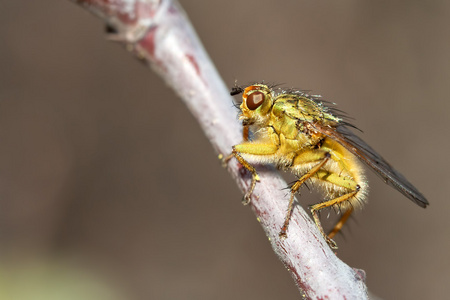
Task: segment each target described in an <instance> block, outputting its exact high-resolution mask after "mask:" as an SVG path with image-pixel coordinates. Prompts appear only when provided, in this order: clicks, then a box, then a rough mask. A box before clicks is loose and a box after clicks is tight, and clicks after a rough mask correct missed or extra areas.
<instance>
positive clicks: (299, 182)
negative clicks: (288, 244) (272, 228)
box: [279, 152, 331, 238]
mask: <svg viewBox="0 0 450 300" xmlns="http://www.w3.org/2000/svg"><path fill="white" fill-rule="evenodd" d="M330 157H331V156H330V153H328V152H326V153H325V157H324V158H323V159H322V161H321V162H320V163H318V164H317V165H316V166H314V167H313V168H312V169H311V170H309V171H308V172H307V173H306V174H304V175H303V176H302V177H300V179H299V180H297V181H296V182H295V183H294V184H293V185H292V187H291V198H290V199H289V206H288V210H287V213H286V217H285V219H284V224H283V227H281V231H280V233H279V236H280V238H286V236H287V235H286V231H287V229H288V227H289V222H290V220H291V216H292V211H293V209H294V196H295V193H297V191H298V190H299V189H300V187H301V186H302V184H304V182H305V181H306V180H308V179H309V178H311V176H313V175H314V174H316V173H317V171H319V170H320V168H322V167H323V166H324V165H325V164H326V163H327V161H328V160H329V159H330Z"/></svg>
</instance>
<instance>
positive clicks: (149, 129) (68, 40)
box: [0, 0, 450, 299]
mask: <svg viewBox="0 0 450 300" xmlns="http://www.w3.org/2000/svg"><path fill="white" fill-rule="evenodd" d="M181 4H182V5H183V7H184V8H185V10H186V11H187V13H188V15H189V17H190V19H191V21H192V23H193V24H194V26H195V28H196V29H197V31H198V34H199V36H200V38H201V39H202V41H203V43H204V45H205V48H206V49H207V51H208V52H209V54H210V56H211V58H212V60H213V61H214V63H215V64H216V66H217V68H218V70H219V72H220V73H221V75H222V76H223V78H224V80H225V82H226V83H227V84H228V85H229V86H230V87H231V86H232V85H233V84H234V81H235V79H237V80H238V82H239V83H242V84H243V83H247V82H250V81H261V80H266V81H269V82H279V83H285V85H286V86H287V87H292V86H294V87H297V88H303V89H311V90H313V91H314V92H316V93H320V94H321V95H323V96H324V97H325V98H326V99H328V100H331V101H334V102H336V103H338V104H339V108H340V109H342V110H344V111H346V112H348V113H349V114H350V115H351V116H353V117H355V119H356V120H355V124H356V125H357V126H358V127H359V128H361V129H362V130H363V131H364V134H363V138H364V140H366V141H367V142H368V143H369V144H370V145H372V147H374V148H375V149H376V150H377V151H379V152H380V153H381V154H382V155H383V156H384V157H385V158H386V159H387V160H388V161H390V162H391V163H392V164H393V165H395V167H396V168H397V169H398V170H400V171H401V172H402V173H403V174H405V175H406V176H407V177H408V179H409V180H410V181H411V182H413V183H414V184H415V185H416V186H417V187H418V188H419V190H420V191H422V192H423V193H424V194H425V195H426V196H427V198H428V199H429V201H430V203H431V205H430V207H429V208H427V209H426V210H423V209H421V208H419V207H418V206H416V205H414V204H413V203H412V202H410V201H409V200H407V199H406V198H405V197H403V196H402V195H401V194H400V193H398V192H396V191H395V190H393V189H392V188H390V187H388V186H386V185H385V184H384V183H383V182H382V181H381V180H379V178H378V177H377V176H375V175H373V174H372V173H370V174H369V180H370V186H371V191H370V197H369V204H368V205H367V206H366V207H365V209H364V210H363V211H362V212H359V213H358V214H355V218H354V220H353V221H351V222H350V226H347V227H346V228H345V229H344V237H342V236H340V237H338V238H337V242H338V244H339V247H340V248H339V250H338V256H339V257H340V258H341V259H342V260H343V261H345V262H346V263H348V264H349V265H350V266H352V267H356V268H361V269H364V270H365V271H366V272H367V284H368V287H369V289H370V290H371V291H372V292H373V293H375V294H376V295H378V296H380V297H382V298H385V299H444V298H446V296H447V294H448V292H449V290H450V287H449V285H448V282H449V280H450V258H449V253H450V252H449V246H450V236H449V234H450V230H449V227H450V219H449V218H448V217H447V215H448V211H449V210H450V201H449V200H448V191H447V190H446V188H447V185H448V184H449V179H450V175H449V173H448V170H449V169H450V163H449V158H448V152H449V150H448V149H449V148H450V139H449V133H448V129H449V124H450V122H449V110H450V104H449V103H450V101H449V100H448V99H449V97H450V84H449V79H450V59H449V53H450V38H449V37H450V30H449V28H450V3H449V2H446V1H395V2H393V1H376V2H373V1H372V2H370V1H346V0H344V1H284V2H278V3H276V2H275V1H233V0H232V1H205V0H203V1H181ZM103 27H104V26H103V24H102V23H101V21H100V20H98V19H96V18H94V17H93V16H92V15H90V14H89V13H87V12H86V11H85V10H83V9H82V8H80V7H78V6H76V5H74V4H73V3H71V2H69V1H23V0H21V1H19V0H16V1H2V3H0V39H1V47H0V251H1V258H0V266H3V270H7V271H4V272H6V274H8V273H7V272H13V271H14V270H16V269H20V270H22V269H27V267H26V266H28V265H40V266H41V267H40V268H42V269H43V270H47V267H46V266H47V264H48V265H52V264H57V265H59V264H61V265H65V266H67V265H69V266H71V267H65V268H62V270H63V271H61V272H62V273H67V272H68V273H70V272H71V270H72V269H71V268H73V266H75V267H76V268H77V269H81V270H83V271H82V272H87V273H88V274H90V276H92V278H96V279H95V280H99V282H103V283H102V284H103V285H106V286H107V287H108V286H109V288H111V289H112V290H114V291H116V292H118V293H120V294H121V295H125V296H123V297H124V298H125V299H298V298H299V293H298V291H297V288H296V287H295V286H294V284H293V281H292V279H291V278H290V276H289V274H288V272H286V271H285V270H284V267H283V266H282V264H281V263H280V262H279V261H278V259H277V258H276V257H275V256H274V254H273V253H272V251H271V248H270V245H269V243H268V242H267V240H266V237H265V235H264V233H263V231H262V229H261V228H260V226H259V224H258V222H257V221H256V220H255V217H254V215H253V213H252V212H251V210H250V209H249V208H248V207H243V206H242V205H241V203H240V198H241V194H240V192H239V191H238V189H237V188H236V186H235V184H234V182H233V181H232V180H231V178H230V177H229V176H228V174H227V172H226V171H225V170H224V169H222V168H221V166H220V163H219V161H218V160H217V156H216V153H214V152H213V150H212V148H211V147H210V145H209V143H208V141H207V140H206V138H205V137H204V136H203V134H202V132H201V131H200V129H199V127H198V125H197V124H196V121H195V120H194V119H193V117H192V116H191V115H190V113H189V112H188V110H187V109H186V107H184V105H183V104H182V102H181V101H180V100H179V99H177V97H176V96H175V95H174V93H173V92H172V91H171V90H170V89H169V88H167V86H166V85H165V84H164V82H162V81H161V80H160V79H159V78H158V77H157V76H156V75H155V74H154V73H153V72H152V71H150V70H149V69H147V68H146V67H145V66H144V65H142V64H140V63H138V61H137V60H135V59H134V58H133V57H131V56H130V55H129V54H128V53H127V52H126V51H125V50H124V49H123V48H121V47H119V46H118V45H115V44H113V43H111V42H108V41H106V40H105V39H104V28H103ZM230 105H231V103H230ZM303 194H304V195H303V196H302V198H301V202H302V204H303V206H304V207H306V205H307V204H311V203H313V202H314V201H318V200H319V195H317V194H314V193H313V194H309V193H308V192H306V190H305V191H304V192H303ZM303 199H304V201H303ZM55 261H56V263H55ZM25 272H26V271H25ZM43 272H44V273H45V272H46V271H43ZM56 273H57V274H59V273H58V272H56ZM38 274H41V273H39V272H38ZM0 275H1V272H0ZM57 277H58V276H57ZM69 277H70V276H69ZM82 277H83V276H82ZM0 278H1V277H0ZM5 278H8V276H6V277H5ZM92 280H94V279H92ZM69 281H70V282H72V281H71V280H69ZM17 285H18V286H19V289H20V287H22V288H24V289H26V288H27V283H26V282H24V283H23V284H22V283H18V284H17ZM0 297H1V295H0ZM11 297H12V296H11ZM106 298H108V297H106ZM5 299H7V298H5ZM110 299H112V298H110Z"/></svg>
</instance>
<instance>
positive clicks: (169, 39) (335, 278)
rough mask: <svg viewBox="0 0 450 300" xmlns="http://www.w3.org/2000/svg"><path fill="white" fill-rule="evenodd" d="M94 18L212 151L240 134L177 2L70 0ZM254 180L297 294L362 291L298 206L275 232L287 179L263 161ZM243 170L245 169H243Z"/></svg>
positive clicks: (256, 207)
mask: <svg viewBox="0 0 450 300" xmlns="http://www.w3.org/2000/svg"><path fill="white" fill-rule="evenodd" d="M72 1H74V2H76V3H78V4H80V5H82V6H83V7H85V8H86V9H88V10H89V11H91V12H93V13H94V14H96V15H97V16H99V17H100V18H102V19H103V20H104V21H105V22H106V23H107V24H108V25H109V27H110V28H111V31H113V32H114V34H113V35H111V39H113V40H116V41H118V42H121V43H123V44H125V45H126V47H127V49H129V50H130V51H131V52H133V53H134V54H135V55H136V56H137V57H139V58H140V59H142V60H144V61H146V62H148V64H149V65H150V66H151V67H152V68H153V69H154V70H155V71H156V72H157V73H158V74H159V75H160V76H161V77H162V78H164V80H165V81H166V82H167V83H168V84H169V85H170V86H171V87H172V88H173V89H174V90H175V91H176V92H177V93H178V94H179V95H180V97H181V99H182V100H183V101H184V103H185V104H186V105H187V106H188V107H189V109H190V110H191V112H192V114H193V115H194V116H195V117H196V118H197V120H198V122H199V123H200V125H201V127H202V129H203V131H204V132H205V134H206V136H207V137H208V138H209V140H210V142H211V144H212V146H213V147H214V149H215V150H216V151H217V152H218V153H224V154H228V153H229V152H230V150H231V146H232V145H235V144H237V143H239V142H240V140H241V126H240V125H239V123H238V122H237V120H236V111H235V110H233V109H232V107H231V105H230V104H231V103H232V99H231V97H230V96H229V91H228V89H227V88H226V87H225V85H224V83H223V82H222V80H221V78H220V77H219V75H218V73H217V71H216V69H215V67H214V65H213V64H212V62H211V61H210V59H209V57H208V55H207V54H206V52H205V51H204V49H203V47H202V45H201V43H200V41H199V40H198V38H197V36H196V34H195V32H194V30H193V29H192V27H191V25H190V22H189V20H188V19H187V17H186V16H185V13H184V12H183V10H182V9H181V7H180V6H179V5H178V3H176V2H175V1H170V0H159V1H158V0H72ZM228 170H229V172H230V173H231V174H232V176H233V177H234V178H235V179H236V182H237V184H238V185H239V187H240V188H241V190H242V191H245V190H246V189H247V188H248V186H249V183H250V178H249V177H248V176H246V174H245V172H242V168H240V166H239V165H238V164H237V162H236V161H234V160H232V161H231V162H230V163H229V165H228ZM258 172H259V174H260V178H261V181H260V182H259V183H258V184H257V186H256V189H255V191H254V193H253V196H252V202H251V207H252V209H253V211H254V212H255V214H256V215H257V218H258V220H259V221H260V223H261V225H262V227H263V228H264V230H265V232H266V235H267V237H268V238H269V241H270V243H271V245H272V247H273V249H274V251H275V253H276V254H277V255H278V257H279V258H280V260H281V261H282V262H283V264H284V265H285V266H286V268H287V269H288V271H289V272H290V273H291V274H292V277H293V278H294V280H295V282H296V284H297V286H298V287H299V289H300V292H301V294H302V297H303V298H305V299H367V291H366V287H365V284H364V277H365V276H364V272H363V271H359V270H353V269H352V268H350V267H349V266H347V265H346V264H344V263H343V262H342V261H341V260H339V259H338V258H337V257H336V255H334V253H333V252H332V251H331V250H330V248H329V247H328V245H327V244H326V243H325V241H324V240H323V238H322V237H321V235H320V233H319V232H318V230H317V228H316V227H315V225H314V223H313V222H312V221H311V219H310V218H309V217H308V215H307V214H306V213H305V211H304V210H303V209H301V207H298V209H296V210H295V211H294V213H293V215H292V221H291V224H290V227H289V231H288V238H287V239H285V240H282V239H280V238H279V237H278V233H279V230H280V228H281V226H282V224H283V221H284V215H285V211H286V208H287V207H286V205H287V201H282V200H283V199H285V197H286V193H285V192H284V191H283V189H284V188H285V187H286V186H287V184H286V183H285V182H284V180H282V179H281V177H280V176H279V174H278V173H277V172H274V170H273V169H272V168H270V167H261V168H258ZM247 175H248V174H247Z"/></svg>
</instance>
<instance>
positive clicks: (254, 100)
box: [247, 92, 265, 110]
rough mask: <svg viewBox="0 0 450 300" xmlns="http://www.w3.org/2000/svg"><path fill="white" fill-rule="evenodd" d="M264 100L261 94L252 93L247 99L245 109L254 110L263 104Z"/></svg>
mask: <svg viewBox="0 0 450 300" xmlns="http://www.w3.org/2000/svg"><path fill="white" fill-rule="evenodd" d="M264 99H265V96H264V93H263V92H253V93H251V94H250V95H249V96H248V97H247V107H248V109H250V110H255V109H257V108H258V107H260V106H261V104H263V102H264Z"/></svg>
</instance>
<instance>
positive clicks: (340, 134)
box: [313, 124, 428, 208]
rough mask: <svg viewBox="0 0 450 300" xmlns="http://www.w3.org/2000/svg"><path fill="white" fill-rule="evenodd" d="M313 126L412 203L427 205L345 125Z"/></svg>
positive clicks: (412, 187) (420, 196)
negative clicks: (335, 126) (333, 126)
mask: <svg viewBox="0 0 450 300" xmlns="http://www.w3.org/2000/svg"><path fill="white" fill-rule="evenodd" d="M313 127H314V129H316V130H317V131H318V132H320V133H322V134H323V135H325V136H327V137H329V138H331V139H333V140H335V141H336V142H338V143H339V144H341V145H342V146H343V147H345V148H346V149H347V150H348V151H350V152H351V153H353V154H354V155H356V156H357V157H358V158H359V159H360V160H361V161H363V162H364V163H365V164H367V165H368V166H369V167H371V168H372V169H373V170H374V171H375V172H376V173H377V174H378V175H379V176H380V177H381V178H383V180H384V182H386V183H387V184H389V185H390V186H392V187H394V188H395V189H397V190H398V191H399V192H401V193H402V194H403V195H405V196H406V197H408V198H409V199H410V200H412V201H413V202H414V203H416V204H417V205H419V206H421V207H423V208H425V207H426V206H427V205H428V201H427V199H425V197H424V196H423V195H422V194H421V193H420V192H419V191H418V190H417V189H416V188H415V187H414V186H413V185H412V184H411V183H410V182H409V181H408V180H407V179H406V178H405V177H403V175H402V174H400V173H399V172H398V171H397V170H395V169H394V168H393V167H392V166H391V165H390V164H389V163H388V162H387V161H386V160H384V159H383V158H382V157H381V156H380V155H379V154H378V153H376V152H375V150H373V149H372V148H371V147H370V146H369V145H367V144H366V143H365V142H364V141H363V140H362V139H360V138H359V137H358V136H356V135H355V134H354V133H353V132H351V131H350V130H349V129H348V128H347V127H346V126H345V125H338V127H337V128H332V127H329V126H323V125H320V124H314V125H313Z"/></svg>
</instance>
